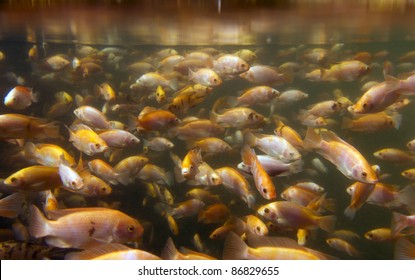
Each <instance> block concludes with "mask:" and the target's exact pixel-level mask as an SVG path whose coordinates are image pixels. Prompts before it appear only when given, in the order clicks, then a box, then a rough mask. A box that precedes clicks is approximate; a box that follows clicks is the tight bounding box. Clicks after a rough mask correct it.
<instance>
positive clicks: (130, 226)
mask: <svg viewBox="0 0 415 280" xmlns="http://www.w3.org/2000/svg"><path fill="white" fill-rule="evenodd" d="M143 231H144V230H143V227H142V226H141V224H140V223H139V222H138V221H137V220H136V219H134V218H131V217H130V216H128V215H126V214H124V213H122V212H120V211H118V210H112V209H107V208H98V207H97V208H92V207H90V208H71V209H67V210H58V211H56V213H54V217H53V219H52V220H48V219H46V218H45V216H44V215H43V214H42V213H41V212H40V210H39V209H38V208H37V207H36V206H34V205H31V206H30V218H29V232H30V235H31V236H33V237H35V238H40V237H45V240H46V243H47V244H48V245H51V246H55V247H59V248H79V249H85V248H88V247H92V246H96V245H100V244H102V243H124V242H129V241H134V240H138V239H139V238H141V236H142V235H143Z"/></svg>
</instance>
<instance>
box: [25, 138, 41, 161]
mask: <svg viewBox="0 0 415 280" xmlns="http://www.w3.org/2000/svg"><path fill="white" fill-rule="evenodd" d="M23 149H24V155H25V157H26V159H27V160H29V161H30V160H35V159H36V155H37V152H38V149H37V147H36V145H35V144H33V143H32V142H26V144H25V145H24V148H23Z"/></svg>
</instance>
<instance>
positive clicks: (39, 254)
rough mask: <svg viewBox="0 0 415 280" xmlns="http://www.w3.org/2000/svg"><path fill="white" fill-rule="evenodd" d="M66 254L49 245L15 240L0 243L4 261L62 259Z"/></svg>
mask: <svg viewBox="0 0 415 280" xmlns="http://www.w3.org/2000/svg"><path fill="white" fill-rule="evenodd" d="M64 254H65V252H62V251H61V250H57V248H54V247H51V246H47V245H40V244H35V243H28V242H19V241H13V240H9V241H6V242H1V243H0V259H2V260H45V259H62V258H63V256H64Z"/></svg>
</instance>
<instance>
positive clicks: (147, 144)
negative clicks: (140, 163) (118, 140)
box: [143, 137, 174, 153]
mask: <svg viewBox="0 0 415 280" xmlns="http://www.w3.org/2000/svg"><path fill="white" fill-rule="evenodd" d="M143 142H144V145H143V151H144V152H145V153H147V152H150V151H154V152H164V151H168V150H170V149H172V148H173V147H174V143H173V142H171V141H170V140H168V139H167V138H164V137H153V138H151V139H143Z"/></svg>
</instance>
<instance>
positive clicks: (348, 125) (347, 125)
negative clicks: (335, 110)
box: [341, 117, 353, 129]
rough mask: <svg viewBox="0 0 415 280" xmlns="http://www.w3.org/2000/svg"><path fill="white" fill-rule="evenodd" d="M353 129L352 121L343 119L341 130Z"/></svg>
mask: <svg viewBox="0 0 415 280" xmlns="http://www.w3.org/2000/svg"><path fill="white" fill-rule="evenodd" d="M352 127H353V120H352V119H351V118H347V117H343V119H342V126H341V129H350V128H352Z"/></svg>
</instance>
